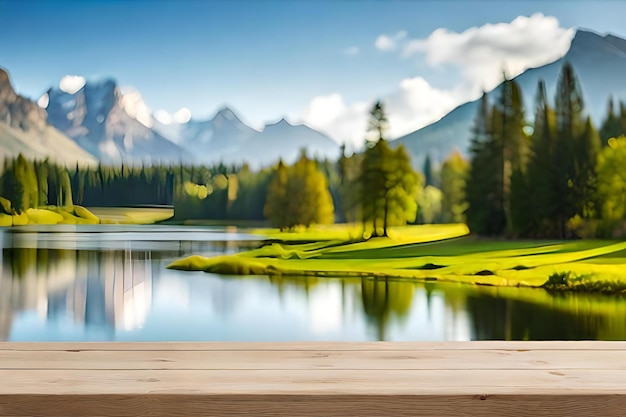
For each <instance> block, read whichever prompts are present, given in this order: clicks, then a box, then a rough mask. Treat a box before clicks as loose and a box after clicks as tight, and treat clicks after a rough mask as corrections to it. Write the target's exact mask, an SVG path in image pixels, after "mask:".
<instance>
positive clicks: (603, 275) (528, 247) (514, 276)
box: [169, 224, 626, 292]
mask: <svg viewBox="0 0 626 417" xmlns="http://www.w3.org/2000/svg"><path fill="white" fill-rule="evenodd" d="M254 232H255V233H259V234H262V235H263V236H265V237H266V239H267V240H265V241H264V242H263V243H262V245H261V246H260V247H259V248H258V249H254V250H251V251H247V252H242V253H238V254H235V255H225V256H218V257H212V258H204V257H200V256H191V257H187V258H184V259H180V260H177V261H175V262H173V263H172V264H171V265H169V268H171V269H179V270H187V271H205V272H210V273H218V274H225V275H289V276H317V277H351V276H357V277H365V276H368V277H393V278H405V279H412V280H418V281H443V282H458V283H466V284H476V285H492V286H505V287H517V286H526V287H546V288H550V289H558V290H563V289H569V290H591V291H603V292H622V291H624V290H625V289H626V280H625V279H624V272H623V271H624V268H623V265H624V263H626V242H618V241H608V240H578V241H566V242H565V241H532V240H517V241H506V240H490V239H480V238H476V237H473V236H470V235H469V230H468V229H467V227H466V226H465V225H463V224H453V225H420V226H406V227H397V228H392V229H390V230H389V236H388V237H377V238H372V239H368V240H362V239H360V238H359V229H358V228H355V227H349V226H328V227H313V228H310V229H308V230H306V231H305V232H300V233H299V232H280V231H278V230H272V229H264V230H256V231H254ZM294 242H295V243H294Z"/></svg>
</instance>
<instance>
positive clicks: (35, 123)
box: [0, 68, 96, 164]
mask: <svg viewBox="0 0 626 417" xmlns="http://www.w3.org/2000/svg"><path fill="white" fill-rule="evenodd" d="M20 153H21V154H23V155H24V156H26V157H28V158H32V159H45V158H49V159H51V160H53V161H55V162H58V163H62V164H76V163H79V164H95V163H96V158H95V157H94V156H93V155H91V154H89V153H88V152H86V151H85V150H84V149H82V148H81V147H79V146H78V145H76V144H75V143H74V142H73V141H72V140H70V139H69V138H67V137H66V136H65V135H63V134H62V133H61V132H59V131H58V130H57V129H55V128H54V127H52V126H50V125H49V124H48V123H47V113H46V111H45V110H44V109H42V108H40V107H39V106H38V105H37V104H36V103H35V102H33V101H31V100H29V99H27V98H25V97H22V96H20V95H19V94H17V93H16V92H15V90H14V89H13V86H12V85H11V80H10V78H9V74H8V72H7V71H5V70H4V69H2V68H0V156H2V157H16V156H17V155H19V154H20Z"/></svg>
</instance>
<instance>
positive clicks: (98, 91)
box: [46, 79, 192, 163]
mask: <svg viewBox="0 0 626 417" xmlns="http://www.w3.org/2000/svg"><path fill="white" fill-rule="evenodd" d="M46 94H47V96H48V106H47V111H48V122H49V123H50V124H52V125H54V126H55V127H56V128H57V129H59V130H60V131H62V132H63V133H65V134H66V135H67V136H68V137H70V138H72V139H73V140H74V141H75V142H76V143H77V144H78V145H80V146H81V147H82V148H83V149H85V150H87V151H88V152H90V153H91V154H93V155H95V156H97V157H98V159H99V160H101V161H103V162H108V163H111V162H120V161H127V162H147V163H157V162H165V163H177V162H189V161H190V160H192V157H191V155H190V154H189V153H188V152H186V151H185V150H184V149H182V148H181V147H180V146H178V145H176V144H175V143H173V142H171V141H170V140H168V139H166V138H164V137H163V136H161V135H160V134H158V133H157V132H155V131H154V130H153V129H151V127H149V126H146V125H144V124H142V123H141V122H140V121H139V120H137V118H135V117H133V116H131V115H130V114H129V112H130V113H132V111H130V110H129V106H128V104H126V103H124V101H123V100H124V95H123V94H122V93H121V91H120V89H119V88H118V86H117V83H116V82H115V81H114V80H113V79H105V80H102V81H99V82H87V83H85V85H84V86H83V87H82V88H80V89H79V90H78V91H76V92H74V93H70V92H67V91H63V90H62V89H61V88H51V89H49V90H48V91H47V93H46Z"/></svg>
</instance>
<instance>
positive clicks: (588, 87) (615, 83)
mask: <svg viewBox="0 0 626 417" xmlns="http://www.w3.org/2000/svg"><path fill="white" fill-rule="evenodd" d="M565 61H569V62H570V63H571V64H572V65H573V67H574V71H575V72H576V75H577V77H578V80H579V81H580V84H581V89H582V92H583V97H584V99H585V109H586V111H587V112H588V114H589V115H590V116H591V117H592V119H593V121H594V123H595V124H596V126H599V125H600V124H601V123H602V121H603V118H604V117H605V114H606V108H607V101H608V99H609V96H610V95H612V96H613V97H614V98H615V99H617V100H626V40H624V39H621V38H619V37H616V36H614V35H605V36H602V35H599V34H597V33H594V32H591V31H588V30H582V29H579V30H578V31H577V32H576V34H575V36H574V38H573V39H572V43H571V45H570V48H569V50H568V52H567V53H566V54H565V56H564V57H563V58H561V59H559V60H557V61H555V62H552V63H550V64H547V65H544V66H541V67H538V68H533V69H529V70H527V71H525V72H523V73H522V74H520V75H518V76H517V77H515V80H516V81H517V82H518V83H519V85H520V87H521V89H522V93H523V97H524V103H525V105H526V118H527V119H528V120H530V121H532V117H533V112H534V109H533V104H534V95H535V92H536V89H537V83H538V81H539V80H540V79H543V80H544V81H545V83H546V89H547V93H548V97H549V98H550V100H551V103H553V100H554V96H555V94H556V84H557V80H558V76H559V72H560V70H561V67H562V65H563V62H565ZM500 88H501V85H500V86H498V87H496V88H495V89H494V90H493V91H491V92H489V93H488V97H489V98H490V100H491V101H492V102H493V100H494V97H495V95H496V94H497V93H498V91H499V89H500ZM477 110H478V100H476V101H472V102H469V103H465V104H463V105H461V106H459V107H457V108H456V109H454V110H452V111H451V112H450V113H448V114H447V115H446V116H444V117H443V118H441V119H440V120H439V121H437V122H435V123H433V124H431V125H428V126H426V127H424V128H422V129H419V130H417V131H415V132H413V133H409V134H408V135H405V136H403V137H400V138H398V139H396V140H394V141H392V142H391V143H402V144H404V146H406V148H407V149H408V150H409V152H410V153H411V154H412V156H413V158H414V163H415V165H416V166H417V167H419V168H421V167H422V164H423V160H424V158H425V156H426V155H427V154H429V155H430V156H431V158H432V159H433V161H436V162H441V161H443V160H444V159H445V158H446V157H447V156H448V155H449V154H450V153H451V152H452V151H453V150H454V149H458V150H460V151H461V152H462V153H463V154H464V155H466V156H467V155H468V150H469V141H470V130H471V127H472V124H473V121H474V117H475V116H476V112H477Z"/></svg>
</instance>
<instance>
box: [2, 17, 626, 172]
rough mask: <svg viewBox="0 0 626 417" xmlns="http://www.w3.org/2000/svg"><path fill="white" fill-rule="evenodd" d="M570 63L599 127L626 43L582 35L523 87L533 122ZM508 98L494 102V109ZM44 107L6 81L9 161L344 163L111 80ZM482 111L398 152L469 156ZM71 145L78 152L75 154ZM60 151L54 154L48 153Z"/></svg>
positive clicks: (313, 137)
mask: <svg viewBox="0 0 626 417" xmlns="http://www.w3.org/2000/svg"><path fill="white" fill-rule="evenodd" d="M564 61H569V62H570V63H571V64H572V65H573V67H574V70H575V72H576V75H577V77H578V79H579V80H580V82H581V88H582V91H583V95H584V99H585V104H586V106H585V108H586V111H587V112H588V113H589V114H590V115H591V117H592V119H593V121H594V122H595V124H596V125H599V124H600V123H601V122H602V120H603V118H604V116H605V112H606V103H607V100H608V98H609V96H610V95H612V96H613V97H614V98H615V99H616V100H624V101H626V40H625V39H622V38H620V37H618V36H615V35H599V34H597V33H595V32H591V31H588V30H582V29H580V30H578V31H577V32H576V34H575V36H574V38H573V40H572V43H571V45H570V48H569V50H568V52H567V53H566V54H565V56H564V57H563V58H561V59H558V60H556V61H555V62H552V63H550V64H547V65H544V66H541V67H538V68H533V69H529V70H527V71H525V72H524V73H522V74H520V75H518V76H517V77H515V80H516V81H517V82H518V83H519V85H520V87H521V89H522V93H523V98H524V103H525V105H526V118H527V120H529V121H532V116H533V108H532V107H533V103H534V95H535V91H536V86H537V83H538V81H539V80H540V79H543V80H544V81H545V83H546V87H547V93H548V96H549V98H550V100H551V101H552V100H553V98H554V95H555V89H556V83H557V78H558V74H559V72H560V69H561V66H562V64H563V62H564ZM500 88H501V86H498V87H496V88H495V89H494V90H492V91H490V92H489V93H488V96H489V98H490V100H493V99H494V96H495V94H497V92H498V91H499V89H500ZM45 99H46V100H44V101H46V102H47V107H46V109H45V110H44V109H40V108H39V107H37V106H36V104H35V103H33V102H32V101H30V100H27V99H24V98H21V97H20V96H18V95H17V94H16V93H15V92H14V91H13V89H12V87H11V85H10V83H9V81H8V74H7V73H6V72H4V71H0V151H2V154H6V155H14V154H16V153H18V152H22V153H24V154H26V155H32V156H43V155H50V156H55V157H58V158H66V159H68V158H69V159H86V160H92V161H93V160H94V157H95V158H97V159H98V160H100V161H103V162H119V161H121V160H125V161H141V162H146V163H154V162H159V161H161V162H184V163H204V164H214V163H218V162H225V163H229V164H231V163H239V164H240V163H244V162H246V163H248V164H249V165H251V166H254V167H260V166H263V165H268V164H271V163H275V162H276V161H278V159H282V160H284V161H286V162H292V161H294V160H295V159H296V158H297V156H298V155H299V153H300V152H301V149H302V148H306V149H307V152H308V153H309V155H311V156H317V157H320V158H336V157H337V156H339V144H338V143H336V142H335V141H334V140H332V139H331V138H330V137H328V136H326V135H324V134H322V133H320V132H318V131H316V130H314V129H312V128H310V127H308V126H306V125H293V124H291V123H288V122H287V121H286V120H284V119H283V120H281V121H279V122H277V123H272V124H268V125H266V126H265V127H263V128H262V129H261V130H257V129H255V128H252V127H250V126H249V125H247V124H246V123H245V122H243V121H242V118H241V117H240V116H239V115H238V114H237V113H236V112H235V111H234V110H233V109H232V108H230V107H228V106H224V107H222V108H221V109H219V110H218V111H217V112H216V114H215V115H214V116H213V117H211V118H210V119H207V120H195V119H191V120H189V121H188V122H186V123H181V122H180V121H179V122H175V121H172V122H171V123H167V124H166V123H163V122H160V121H159V120H157V119H156V118H155V117H154V116H153V115H152V113H151V112H150V110H149V109H148V107H147V106H146V105H145V103H143V101H142V100H141V96H140V95H139V93H138V92H136V91H135V92H130V93H128V92H124V91H122V90H121V89H120V88H119V86H118V85H117V83H116V81H115V80H113V79H105V80H100V81H96V82H87V83H86V84H85V85H84V86H82V88H80V89H77V91H75V92H72V93H69V92H67V91H64V90H62V89H61V88H60V87H59V88H57V87H55V88H51V89H49V90H48V92H47V93H46V94H45ZM477 103H478V100H476V101H472V102H468V103H465V104H462V105H460V106H458V107H457V108H455V109H454V110H452V111H451V112H449V113H448V114H447V115H445V116H444V117H443V118H441V119H440V120H438V121H437V122H435V123H432V124H431V125H428V126H426V127H424V128H422V129H419V130H417V131H415V132H412V133H409V134H407V135H404V136H402V137H400V138H397V139H394V140H392V141H390V143H391V144H399V143H402V144H404V145H405V146H406V147H407V149H408V150H409V152H410V153H411V154H412V156H413V161H414V164H415V166H416V167H421V166H422V163H423V160H424V158H425V156H426V155H430V156H431V158H432V160H433V161H434V162H435V163H440V162H442V161H443V160H444V159H445V158H446V157H447V156H448V155H449V154H450V153H451V152H453V151H454V150H455V149H458V150H460V151H461V153H463V154H464V155H466V156H467V153H468V148H469V139H470V131H471V127H472V124H473V121H474V117H475V115H476V111H477ZM50 125H52V126H53V127H55V128H56V129H55V128H53V127H52V126H50ZM57 129H58V130H57ZM44 131H45V132H47V133H46V134H45V135H44V134H42V132H44ZM53 138H54V139H53ZM67 138H70V139H71V141H69V142H68V141H67V140H66V139H67ZM72 141H73V142H75V144H78V145H79V147H76V146H73V144H72ZM52 142H53V143H54V144H55V145H54V146H44V145H45V144H46V143H52ZM57 143H58V144H59V146H57Z"/></svg>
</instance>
